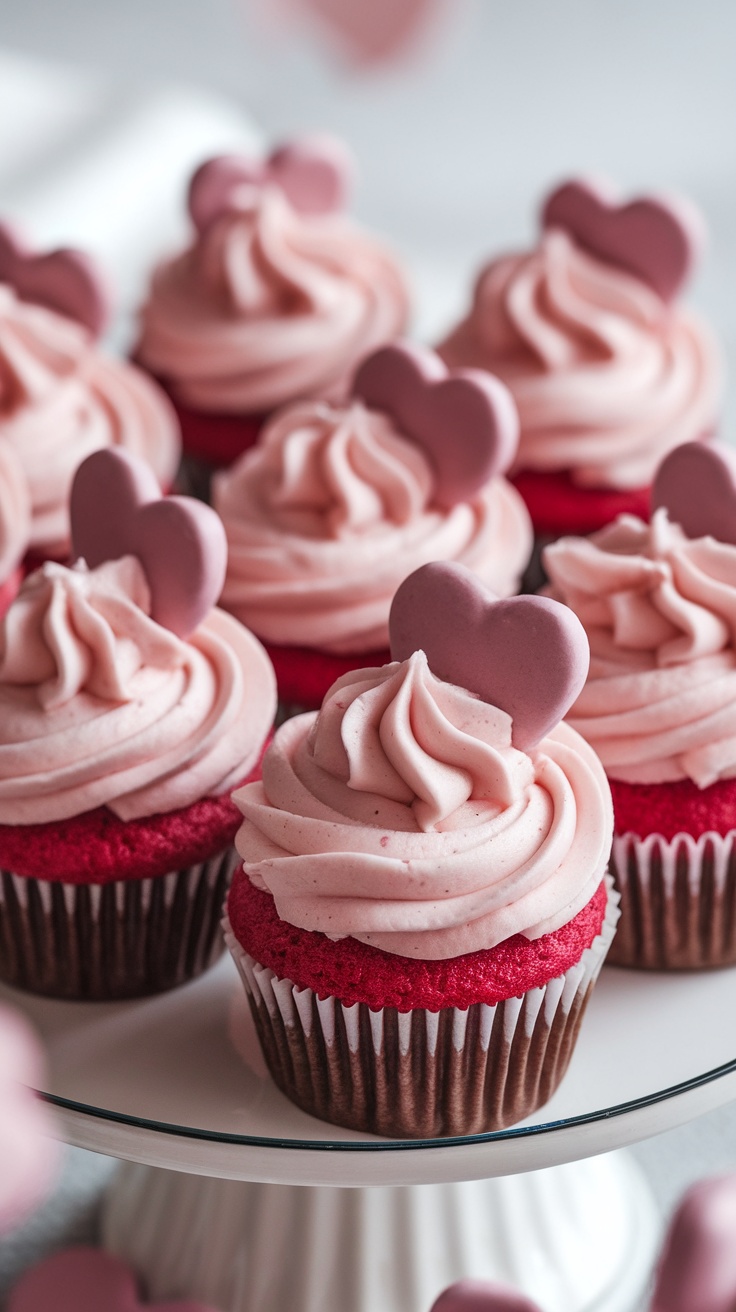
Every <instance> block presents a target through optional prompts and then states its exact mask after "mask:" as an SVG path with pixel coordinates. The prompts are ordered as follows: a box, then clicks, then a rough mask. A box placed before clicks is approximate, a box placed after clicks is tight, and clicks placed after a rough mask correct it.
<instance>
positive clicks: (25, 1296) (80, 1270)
mask: <svg viewBox="0 0 736 1312" xmlns="http://www.w3.org/2000/svg"><path fill="white" fill-rule="evenodd" d="M7 1312H216V1309H215V1308H212V1307H210V1306H209V1305H205V1304H204V1303H199V1302H196V1301H195V1300H193V1299H181V1300H177V1301H175V1302H166V1303H142V1302H141V1301H140V1298H139V1296H138V1290H137V1285H136V1281H135V1278H134V1276H133V1275H132V1273H131V1271H130V1270H129V1268H128V1267H127V1266H126V1265H125V1263H124V1262H121V1261H120V1260H119V1259H118V1258H117V1257H112V1256H111V1254H110V1253H103V1252H101V1251H100V1250H99V1249H97V1248H67V1249H65V1250H64V1251H63V1252H61V1253H54V1254H53V1255H52V1256H51V1257H47V1258H46V1259H45V1261H43V1262H40V1263H39V1264H38V1266H35V1267H32V1268H31V1270H30V1271H26V1272H25V1274H24V1275H22V1276H21V1278H20V1280H19V1281H18V1283H17V1284H16V1285H15V1287H14V1289H13V1290H12V1291H11V1294H10V1298H9V1300H8V1304H7Z"/></svg>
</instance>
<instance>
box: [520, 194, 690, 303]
mask: <svg viewBox="0 0 736 1312" xmlns="http://www.w3.org/2000/svg"><path fill="white" fill-rule="evenodd" d="M542 226H543V227H544V228H564V229H565V231H566V232H568V233H569V234H570V236H571V237H572V238H573V240H574V241H576V242H577V243H578V245H580V246H582V247H583V248H584V249H585V250H587V251H589V252H590V253H591V254H592V255H596V256H597V257H598V258H599V259H602V260H605V261H606V262H607V263H609V264H615V265H617V266H618V267H619V268H621V269H625V270H626V272H627V273H633V274H634V276H635V277H637V278H640V279H641V280H642V281H643V282H646V283H648V284H649V286H650V287H653V288H654V290H655V292H657V293H658V294H659V295H660V296H661V297H662V300H664V301H670V300H672V298H673V297H674V296H676V294H677V292H678V291H679V290H680V288H681V287H682V286H683V284H684V283H685V282H686V281H687V279H688V277H689V276H690V273H691V271H692V269H693V266H694V264H695V262H696V260H697V258H698V256H699V254H700V251H701V250H702V248H703V246H704V244H705V225H704V222H703V219H702V217H701V215H700V213H699V211H698V210H697V209H696V207H695V206H694V205H693V204H692V202H691V201H688V200H686V199H685V198H684V197H679V196H678V197H670V196H641V197H640V198H639V199H637V200H632V201H629V202H627V203H625V204H617V202H616V200H615V198H614V197H613V195H612V194H611V193H610V192H609V190H608V188H607V187H606V186H605V185H603V184H601V183H599V182H595V181H592V180H590V179H584V178H580V179H575V180H574V181H572V182H565V183H563V185H562V186H561V187H558V188H557V190H556V191H553V192H552V194H551V196H549V197H548V198H547V200H546V201H545V203H544V206H543V209H542Z"/></svg>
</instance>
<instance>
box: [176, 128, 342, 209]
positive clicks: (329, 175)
mask: <svg viewBox="0 0 736 1312" xmlns="http://www.w3.org/2000/svg"><path fill="white" fill-rule="evenodd" d="M352 176H353V163H352V159H351V156H350V154H349V152H348V150H347V148H346V147H345V146H344V145H343V144H342V142H341V141H338V140H337V138H335V137H329V136H313V137H299V138H297V139H296V140H294V141H287V142H285V143H284V145H283V146H279V147H277V149H276V150H274V151H272V153H271V154H270V155H269V156H268V158H267V159H249V158H248V156H246V155H218V156H216V158H215V159H209V160H207V161H206V162H205V163H204V164H201V165H200V167H199V168H198V169H197V171H196V173H195V174H194V176H193V178H192V181H191V183H190V185H189V199H188V204H189V213H190V214H191V216H192V219H193V220H194V224H195V227H196V228H197V231H198V232H203V231H204V230H205V228H207V227H209V225H210V223H212V221H213V220H214V219H216V218H218V217H219V216H220V214H223V213H225V212H227V211H228V210H240V209H248V208H250V206H251V205H252V204H253V196H254V192H256V191H257V190H259V189H260V188H261V187H263V186H265V185H266V184H268V183H270V184H271V185H273V186H276V187H279V188H280V190H281V191H282V192H283V193H284V195H285V196H286V198H287V200H288V201H289V203H290V204H291V205H292V206H293V208H294V209H295V210H298V212H299V213H300V214H329V213H332V212H333V211H334V210H340V209H342V208H343V207H344V205H345V204H346V201H347V195H348V191H349V189H350V183H351V181H352Z"/></svg>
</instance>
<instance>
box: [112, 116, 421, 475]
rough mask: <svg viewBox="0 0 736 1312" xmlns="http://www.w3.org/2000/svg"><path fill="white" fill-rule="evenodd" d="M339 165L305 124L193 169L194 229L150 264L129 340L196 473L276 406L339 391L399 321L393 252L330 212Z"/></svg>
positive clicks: (234, 447) (226, 457)
mask: <svg viewBox="0 0 736 1312" xmlns="http://www.w3.org/2000/svg"><path fill="white" fill-rule="evenodd" d="M349 170H350V161H349V159H348V158H347V156H346V152H345V149H344V147H342V145H341V144H340V143H339V142H336V141H334V140H332V139H330V138H325V137H315V138H307V137H305V138H301V139H297V140H295V141H292V142H289V143H287V144H286V145H284V146H282V147H281V148H280V149H278V150H276V151H274V153H273V154H272V155H271V156H270V157H269V158H268V159H266V160H260V161H259V160H254V159H248V158H246V157H242V158H241V157H236V156H223V157H220V158H216V159H212V160H208V161H207V163H206V164H203V165H202V166H201V167H200V168H199V169H198V170H197V172H196V173H195V175H194V177H193V179H192V182H191V186H190V191H189V211H190V214H191V217H192V220H193V223H194V226H195V229H196V232H195V237H194V240H193V242H192V244H191V246H189V247H188V249H187V250H185V251H184V252H183V253H182V254H180V255H178V256H176V257H175V258H173V259H169V260H166V261H164V262H163V263H162V264H160V265H159V267H158V268H157V269H156V270H155V272H154V274H153V279H152V282H151V287H150V291H149V295H148V299H147V301H146V303H145V305H144V306H143V310H142V313H141V332H140V339H139V342H138V346H137V349H136V358H137V359H138V360H139V361H140V362H141V364H143V365H144V367H145V368H147V369H148V370H150V371H151V373H153V374H154V375H155V376H156V377H157V378H158V379H159V380H160V381H161V382H162V383H163V385H164V386H165V387H166V389H167V390H168V392H169V394H170V396H171V397H172V399H173V401H174V403H175V405H176V408H177V411H178V414H179V418H180V420H181V424H182V432H183V440H184V449H185V452H186V453H187V456H188V457H189V465H190V468H191V471H192V476H193V477H197V476H198V475H201V474H202V473H203V472H206V471H207V470H211V469H212V467H215V466H222V465H229V464H232V462H233V460H235V459H236V458H237V456H239V455H240V454H241V452H243V451H244V450H246V449H247V448H248V447H249V446H251V445H252V444H253V442H254V440H255V438H256V435H257V433H258V431H259V429H260V428H261V426H262V423H263V420H264V418H265V417H266V416H268V415H269V414H270V413H271V412H272V411H273V410H275V409H276V408H277V407H278V406H282V405H284V404H286V403H287V402H290V401H297V400H303V399H305V398H308V399H310V400H313V399H320V400H324V399H327V400H331V401H332V400H334V401H338V400H341V399H343V398H344V396H345V395H346V393H347V390H348V386H349V383H350V380H351V377H352V374H353V371H354V369H355V366H356V364H357V362H358V360H360V359H361V358H362V357H363V356H364V355H366V353H367V352H369V351H372V350H373V349H375V347H377V346H380V345H381V344H382V343H383V342H387V341H390V340H391V339H392V338H394V337H396V336H397V335H398V334H399V333H400V332H402V331H403V329H404V328H405V327H406V322H407V317H408V309H409V298H408V292H407V288H406V283H405V280H404V275H403V274H402V272H401V270H400V269H399V267H398V265H397V263H396V260H395V259H394V257H393V255H391V254H390V253H389V252H388V251H387V250H386V249H385V248H384V247H383V246H382V245H381V244H380V243H379V242H378V241H377V240H376V239H375V238H373V237H372V236H371V235H369V234H368V233H366V232H364V231H363V230H362V229H360V228H359V227H357V226H356V225H355V224H353V223H352V222H351V221H350V220H349V219H347V218H346V217H345V216H344V215H343V214H341V213H340V210H341V209H342V208H343V205H344V202H345V196H346V191H347V186H348V182H349V176H348V175H349Z"/></svg>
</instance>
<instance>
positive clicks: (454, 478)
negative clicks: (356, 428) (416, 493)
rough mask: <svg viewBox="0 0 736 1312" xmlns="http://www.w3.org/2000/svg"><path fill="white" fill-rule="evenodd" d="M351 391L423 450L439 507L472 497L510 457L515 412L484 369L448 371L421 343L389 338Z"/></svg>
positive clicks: (362, 369) (498, 383)
mask: <svg viewBox="0 0 736 1312" xmlns="http://www.w3.org/2000/svg"><path fill="white" fill-rule="evenodd" d="M353 395H354V396H356V397H359V399H360V400H361V401H363V402H364V403H365V404H366V405H367V406H368V407H369V408H370V409H371V410H380V411H382V412H383V413H384V414H387V415H388V416H389V417H390V418H391V419H393V420H394V422H395V423H396V427H397V428H398V429H399V431H400V433H401V434H402V435H403V436H405V437H409V438H411V440H412V441H413V442H416V444H417V445H418V446H420V447H421V448H422V450H423V452H424V454H425V455H426V456H427V458H428V460H429V463H430V465H431V466H432V468H433V470H434V474H435V498H434V499H435V501H436V503H437V504H438V505H440V506H444V507H452V506H455V505H457V504H458V503H459V502H460V501H469V500H471V499H472V498H473V497H474V496H475V494H476V492H479V491H480V489H481V488H482V487H483V486H484V485H485V484H486V483H487V482H488V480H489V479H490V478H492V477H493V476H494V475H495V474H502V473H503V472H504V471H505V470H506V469H508V467H509V465H510V464H511V462H512V460H513V459H514V456H515V455H516V449H517V446H518V444H519V416H518V412H517V409H516V405H515V403H514V399H513V397H512V395H511V393H510V391H509V389H508V388H507V387H506V386H505V384H504V383H502V382H501V380H500V379H499V378H495V377H494V376H493V374H489V373H487V372H486V371H485V369H448V368H447V365H446V364H444V362H443V361H442V360H441V359H440V357H439V356H438V355H436V354H435V352H434V351H431V350H430V349H429V348H428V347H425V346H417V345H416V344H415V343H413V342H394V343H393V344H392V345H391V346H383V347H381V348H380V349H379V350H378V351H374V353H373V354H372V355H369V356H368V357H367V359H365V360H364V361H363V363H362V364H361V365H360V366H359V368H358V371H357V373H356V375H355V379H354V381H353Z"/></svg>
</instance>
